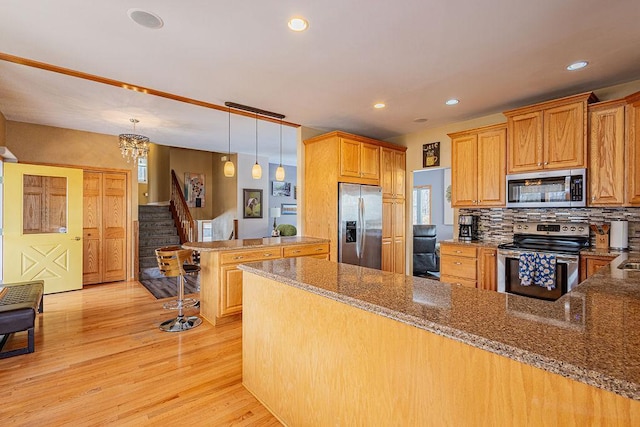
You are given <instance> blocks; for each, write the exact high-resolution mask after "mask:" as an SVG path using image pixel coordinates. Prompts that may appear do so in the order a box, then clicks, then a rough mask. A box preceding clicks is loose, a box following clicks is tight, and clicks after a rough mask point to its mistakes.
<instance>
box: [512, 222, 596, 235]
mask: <svg viewBox="0 0 640 427" xmlns="http://www.w3.org/2000/svg"><path fill="white" fill-rule="evenodd" d="M513 233H514V234H538V235H546V236H589V225H588V224H586V223H582V222H520V223H516V224H514V225H513Z"/></svg>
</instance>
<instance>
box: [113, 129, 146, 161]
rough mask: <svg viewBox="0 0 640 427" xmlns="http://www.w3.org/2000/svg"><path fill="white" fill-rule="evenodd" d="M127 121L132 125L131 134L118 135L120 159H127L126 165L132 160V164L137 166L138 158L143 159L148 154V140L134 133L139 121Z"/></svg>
mask: <svg viewBox="0 0 640 427" xmlns="http://www.w3.org/2000/svg"><path fill="white" fill-rule="evenodd" d="M129 121H130V122H131V123H133V133H121V134H120V135H118V138H119V141H120V142H119V146H120V152H121V153H122V157H124V158H125V159H127V163H129V161H130V160H133V163H134V164H137V163H138V159H139V158H145V157H147V154H149V144H148V143H149V138H147V137H146V136H144V135H138V134H137V133H136V123H139V122H140V120H138V119H129Z"/></svg>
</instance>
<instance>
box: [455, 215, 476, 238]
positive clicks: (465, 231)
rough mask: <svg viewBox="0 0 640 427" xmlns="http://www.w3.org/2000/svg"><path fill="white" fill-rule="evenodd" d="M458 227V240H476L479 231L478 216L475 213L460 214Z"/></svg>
mask: <svg viewBox="0 0 640 427" xmlns="http://www.w3.org/2000/svg"><path fill="white" fill-rule="evenodd" d="M458 229H459V231H458V240H464V241H470V240H476V239H477V232H478V217H476V216H474V215H459V216H458Z"/></svg>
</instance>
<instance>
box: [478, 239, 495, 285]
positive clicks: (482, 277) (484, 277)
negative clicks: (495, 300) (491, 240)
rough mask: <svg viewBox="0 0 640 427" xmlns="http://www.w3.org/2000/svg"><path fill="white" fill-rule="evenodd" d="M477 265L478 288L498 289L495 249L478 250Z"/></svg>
mask: <svg viewBox="0 0 640 427" xmlns="http://www.w3.org/2000/svg"><path fill="white" fill-rule="evenodd" d="M478 252H479V258H480V259H479V261H478V263H479V266H480V271H479V272H478V288H479V289H486V290H489V291H497V290H498V276H497V265H496V250H495V249H489V248H483V249H480V250H479V251H478Z"/></svg>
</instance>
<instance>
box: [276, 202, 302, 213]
mask: <svg viewBox="0 0 640 427" xmlns="http://www.w3.org/2000/svg"><path fill="white" fill-rule="evenodd" d="M280 211H281V212H282V215H297V214H298V205H295V204H292V203H283V204H282V207H281V208H280Z"/></svg>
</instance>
